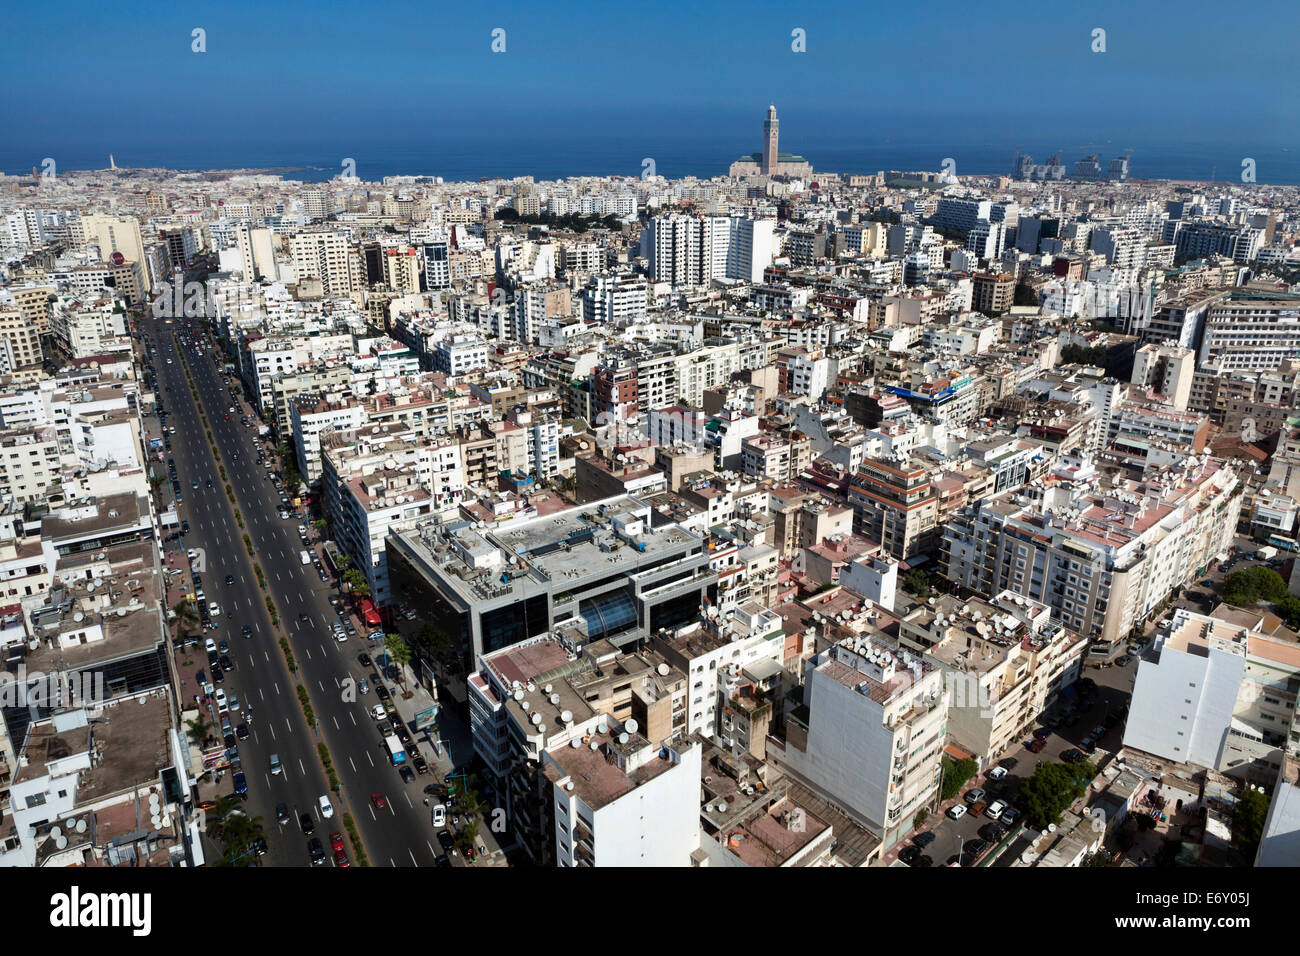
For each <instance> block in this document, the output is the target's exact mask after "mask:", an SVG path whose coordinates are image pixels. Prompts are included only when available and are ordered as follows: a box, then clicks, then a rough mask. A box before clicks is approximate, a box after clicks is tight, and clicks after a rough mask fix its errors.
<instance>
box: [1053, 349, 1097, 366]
mask: <svg viewBox="0 0 1300 956" xmlns="http://www.w3.org/2000/svg"><path fill="white" fill-rule="evenodd" d="M1105 358H1106V350H1105V349H1104V348H1102V347H1101V346H1098V347H1097V348H1088V347H1087V346H1086V345H1067V346H1066V347H1065V348H1063V349H1061V364H1063V365H1101V364H1102V362H1103V360H1104V359H1105Z"/></svg>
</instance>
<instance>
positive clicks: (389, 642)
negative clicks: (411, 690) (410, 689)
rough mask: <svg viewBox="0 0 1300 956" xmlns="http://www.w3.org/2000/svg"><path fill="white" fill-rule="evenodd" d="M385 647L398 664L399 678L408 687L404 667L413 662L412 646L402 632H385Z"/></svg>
mask: <svg viewBox="0 0 1300 956" xmlns="http://www.w3.org/2000/svg"><path fill="white" fill-rule="evenodd" d="M384 649H385V650H387V651H388V654H389V656H390V657H391V658H392V659H393V663H394V664H396V665H397V668H398V670H397V679H398V682H399V683H401V685H402V687H403V688H405V687H406V680H405V673H406V671H405V670H404V668H405V667H406V665H407V664H409V663H410V662H411V648H410V646H409V645H408V644H407V643H406V639H405V638H403V637H402V635H401V634H385V635H384Z"/></svg>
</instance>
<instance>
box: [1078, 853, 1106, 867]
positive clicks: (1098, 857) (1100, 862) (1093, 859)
mask: <svg viewBox="0 0 1300 956" xmlns="http://www.w3.org/2000/svg"><path fill="white" fill-rule="evenodd" d="M1079 865H1080V866H1110V854H1109V853H1106V852H1105V851H1104V850H1098V851H1097V852H1096V853H1089V854H1088V855H1087V856H1085V857H1084V858H1083V862H1082V863H1080V864H1079Z"/></svg>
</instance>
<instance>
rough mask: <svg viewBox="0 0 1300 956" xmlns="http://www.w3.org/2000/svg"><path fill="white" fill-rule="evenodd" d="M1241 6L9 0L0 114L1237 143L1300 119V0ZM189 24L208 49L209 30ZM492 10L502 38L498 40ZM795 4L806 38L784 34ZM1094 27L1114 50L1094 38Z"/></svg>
mask: <svg viewBox="0 0 1300 956" xmlns="http://www.w3.org/2000/svg"><path fill="white" fill-rule="evenodd" d="M453 6H454V10H452V9H449V8H453ZM17 9H18V8H14V10H17ZM1230 9H1231V8H1225V7H1224V6H1223V5H1222V4H1221V3H1210V2H1202V0H1192V2H1183V3H1141V4H1135V3H1132V2H1131V0H1130V2H1125V3H1111V2H1100V3H1094V2H1090V3H1087V4H1079V3H1064V4H1032V3H1025V2H1016V3H1009V2H1000V0H994V2H986V3H980V4H972V3H969V2H964V3H946V2H938V3H931V4H916V5H913V4H903V3H891V4H870V3H771V2H762V0H750V2H745V3H740V2H725V3H716V4H704V3H693V2H683V0H654V2H643V3H617V2H611V3H561V2H555V0H544V2H540V3H537V2H534V3H527V4H507V3H494V2H474V3H463V4H458V5H452V4H448V3H444V2H436V0H435V2H421V3H415V2H404V3H370V4H365V3H331V2H328V0H322V2H316V3H301V2H294V0H289V2H284V0H261V2H256V3H254V2H248V0H235V2H228V3H222V4H211V3H185V4H177V3H174V2H172V3H165V4H164V3H155V2H141V3H136V2H132V3H128V4H106V3H104V2H103V0H96V2H93V3H91V2H47V3H42V4H39V5H32V4H29V5H27V6H26V7H24V8H22V11H23V12H22V14H21V15H20V16H18V17H15V16H14V14H13V12H12V11H11V14H10V19H9V20H8V21H7V22H6V24H5V26H6V30H5V31H4V33H3V35H0V81H2V82H3V86H4V89H5V90H6V96H5V97H4V98H3V103H0V129H3V130H4V135H3V136H2V137H0V140H4V141H6V142H7V144H8V146H7V148H6V153H10V152H13V151H22V152H23V153H24V154H26V153H27V152H31V153H32V154H33V156H34V157H39V156H44V155H52V154H54V153H55V152H56V151H57V150H60V149H64V150H69V149H78V148H81V147H85V146H87V145H88V144H91V145H93V146H94V147H95V148H99V145H100V144H106V145H109V146H111V145H112V144H118V145H117V147H116V148H117V151H118V152H119V153H123V152H126V151H129V149H130V148H131V146H147V147H150V148H151V149H152V151H154V152H157V151H158V150H159V149H163V150H165V149H166V148H168V147H169V146H175V147H176V148H177V149H178V150H179V149H181V148H182V147H183V148H184V150H186V151H191V152H192V151H194V150H202V149H204V148H207V147H208V146H212V147H216V146H218V145H219V146H221V147H223V148H231V147H234V146H239V145H240V144H259V145H261V146H263V147H265V146H267V145H272V146H274V145H277V144H278V145H283V146H285V147H292V148H300V147H303V146H304V145H310V144H329V146H330V148H333V147H334V146H335V145H337V144H340V143H344V142H347V141H350V140H352V139H355V140H357V141H358V143H359V144H362V145H361V146H360V147H359V149H358V151H361V150H362V149H364V144H366V143H373V142H375V141H383V142H386V143H401V142H412V143H417V142H428V141H430V140H431V139H433V140H439V141H451V140H453V139H455V140H459V141H463V142H466V143H476V144H483V143H487V144H490V143H492V142H493V141H506V140H508V141H511V142H512V143H515V144H516V145H517V143H518V141H519V140H520V139H524V140H527V139H536V140H537V141H538V143H539V144H544V143H547V142H554V141H556V140H559V139H568V138H573V139H576V140H579V141H581V140H585V139H587V138H592V137H600V136H606V135H608V136H612V137H622V138H629V139H635V138H636V137H639V136H644V137H654V138H658V139H665V138H671V139H676V140H680V141H686V140H690V139H694V138H706V139H711V140H721V141H725V142H728V143H730V142H731V141H734V142H735V143H736V144H737V145H738V146H739V147H742V148H743V149H744V150H750V149H757V148H758V143H757V141H756V140H757V137H756V133H755V130H756V126H757V122H759V121H761V115H762V112H763V109H764V108H765V106H766V104H767V102H768V101H769V100H775V101H776V103H777V105H778V107H779V109H780V111H781V117H782V133H783V145H786V144H789V145H791V146H798V144H799V142H800V141H801V140H802V141H809V142H818V143H832V142H836V143H839V142H843V143H848V144H852V143H856V142H880V141H881V140H882V139H886V138H891V137H892V138H897V139H907V140H909V141H911V142H935V143H943V142H948V141H957V142H962V141H970V140H972V139H979V140H988V141H995V142H999V143H1001V142H1020V141H1022V140H1023V141H1027V142H1045V141H1049V140H1052V141H1055V140H1056V139H1060V141H1061V143H1062V145H1065V146H1070V147H1073V146H1075V145H1077V144H1086V143H1091V142H1098V143H1105V142H1108V141H1113V142H1116V143H1118V142H1120V141H1124V142H1125V143H1126V144H1130V145H1131V144H1132V141H1134V140H1139V139H1140V140H1141V143H1142V145H1144V146H1150V145H1157V144H1161V143H1186V142H1195V143H1212V144H1215V145H1223V146H1227V145H1231V147H1232V148H1233V149H1237V150H1238V152H1237V155H1244V154H1247V153H1249V152H1250V149H1251V148H1252V144H1259V143H1267V144H1271V145H1279V144H1280V145H1291V144H1293V143H1296V141H1297V136H1296V135H1295V134H1296V129H1297V119H1298V118H1300V117H1298V115H1297V106H1296V99H1297V97H1296V94H1295V80H1296V69H1295V45H1296V39H1295V38H1296V37H1297V36H1298V35H1300V4H1286V5H1283V4H1277V5H1275V9H1274V10H1273V11H1272V12H1269V11H1267V10H1266V9H1261V8H1259V7H1255V6H1252V7H1251V8H1250V10H1251V12H1250V14H1249V16H1248V17H1237V16H1234V15H1232V14H1231V13H1230V12H1225V11H1226V10H1230ZM1241 9H1244V8H1241ZM195 27H201V28H203V29H204V30H206V33H207V37H206V42H207V52H206V53H201V54H200V53H194V52H192V51H191V30H192V29H193V28H195ZM496 27H501V28H504V29H505V30H506V52H505V53H504V54H493V53H492V52H491V50H490V44H491V31H492V30H493V28H496ZM796 27H798V28H802V29H804V30H805V31H806V33H807V47H808V52H806V53H803V54H796V53H793V52H792V51H791V30H792V29H794V28H796ZM1097 27H1100V28H1103V29H1105V30H1106V45H1107V50H1106V52H1105V53H1093V52H1092V51H1091V49H1090V47H1091V44H1092V36H1091V35H1092V31H1093V29H1094V28H1097ZM756 117H757V118H756ZM1238 142H1240V146H1239V147H1238V145H1237V144H1238ZM1297 145H1300V144H1297ZM738 151H739V150H738ZM331 155H332V154H331ZM0 165H3V163H2V162H0Z"/></svg>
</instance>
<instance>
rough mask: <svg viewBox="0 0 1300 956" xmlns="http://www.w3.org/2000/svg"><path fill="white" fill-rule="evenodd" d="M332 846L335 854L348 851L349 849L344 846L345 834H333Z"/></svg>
mask: <svg viewBox="0 0 1300 956" xmlns="http://www.w3.org/2000/svg"><path fill="white" fill-rule="evenodd" d="M330 846H331V847H332V848H333V850H334V852H335V853H342V852H344V851H345V850H346V849H347V847H345V846H344V845H343V834H342V833H331V834H330Z"/></svg>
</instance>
